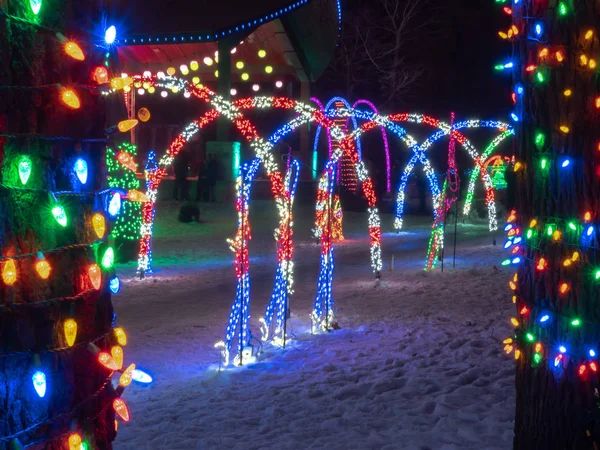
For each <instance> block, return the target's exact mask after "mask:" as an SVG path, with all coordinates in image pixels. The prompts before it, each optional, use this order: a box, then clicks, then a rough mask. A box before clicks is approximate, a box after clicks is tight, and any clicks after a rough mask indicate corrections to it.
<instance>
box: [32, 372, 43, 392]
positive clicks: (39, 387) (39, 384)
mask: <svg viewBox="0 0 600 450" xmlns="http://www.w3.org/2000/svg"><path fill="white" fill-rule="evenodd" d="M31 381H33V387H34V389H35V392H37V395H39V396H40V398H44V396H45V395H46V374H45V373H44V372H42V371H40V370H38V371H37V372H35V373H34V374H33V376H32V377H31Z"/></svg>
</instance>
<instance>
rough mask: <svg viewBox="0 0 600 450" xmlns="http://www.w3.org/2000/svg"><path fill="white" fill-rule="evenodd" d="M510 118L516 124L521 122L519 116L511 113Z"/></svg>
mask: <svg viewBox="0 0 600 450" xmlns="http://www.w3.org/2000/svg"><path fill="white" fill-rule="evenodd" d="M510 117H511V118H512V120H514V121H515V122H518V121H519V116H517V115H516V114H515V113H510Z"/></svg>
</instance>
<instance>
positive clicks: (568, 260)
mask: <svg viewBox="0 0 600 450" xmlns="http://www.w3.org/2000/svg"><path fill="white" fill-rule="evenodd" d="M571 264H572V263H571V260H570V259H565V260H564V261H563V266H565V267H569V266H570V265H571Z"/></svg>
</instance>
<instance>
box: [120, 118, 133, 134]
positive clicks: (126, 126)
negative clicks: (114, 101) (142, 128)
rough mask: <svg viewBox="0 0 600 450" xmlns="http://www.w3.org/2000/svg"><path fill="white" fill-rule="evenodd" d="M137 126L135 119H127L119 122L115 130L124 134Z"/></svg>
mask: <svg viewBox="0 0 600 450" xmlns="http://www.w3.org/2000/svg"><path fill="white" fill-rule="evenodd" d="M137 124H138V121H137V119H127V120H121V121H120V122H119V123H118V124H117V128H118V129H119V131H120V132H121V133H125V132H127V131H129V130H131V129H132V128H133V127H135V126H136V125H137Z"/></svg>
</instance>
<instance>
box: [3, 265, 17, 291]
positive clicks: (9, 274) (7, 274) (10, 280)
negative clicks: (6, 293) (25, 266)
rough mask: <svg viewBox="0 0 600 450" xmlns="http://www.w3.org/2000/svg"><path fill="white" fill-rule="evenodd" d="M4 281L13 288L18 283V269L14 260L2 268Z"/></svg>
mask: <svg viewBox="0 0 600 450" xmlns="http://www.w3.org/2000/svg"><path fill="white" fill-rule="evenodd" d="M2 281H4V284H7V285H9V286H12V285H13V284H15V281H17V267H16V265H15V262H14V260H12V259H9V260H7V261H6V262H5V263H4V267H3V268H2Z"/></svg>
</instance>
